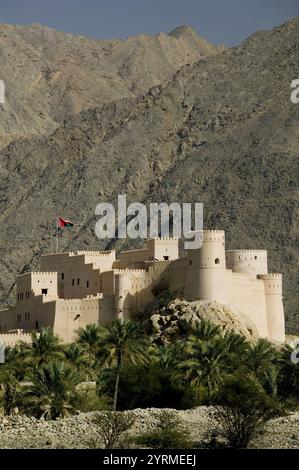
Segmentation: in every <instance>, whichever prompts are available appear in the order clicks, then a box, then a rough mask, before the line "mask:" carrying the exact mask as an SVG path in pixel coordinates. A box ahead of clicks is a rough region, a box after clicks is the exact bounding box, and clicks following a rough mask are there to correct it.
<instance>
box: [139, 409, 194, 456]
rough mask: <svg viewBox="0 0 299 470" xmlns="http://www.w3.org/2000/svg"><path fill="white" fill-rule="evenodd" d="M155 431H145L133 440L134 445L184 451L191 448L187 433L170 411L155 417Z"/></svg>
mask: <svg viewBox="0 0 299 470" xmlns="http://www.w3.org/2000/svg"><path fill="white" fill-rule="evenodd" d="M155 418H156V420H157V424H156V427H155V429H153V430H150V431H147V432H145V433H143V434H141V435H140V436H138V437H137V438H136V439H135V442H136V444H139V445H140V446H142V447H149V448H152V449H186V448H189V447H191V444H190V442H191V439H190V435H189V433H188V431H187V430H186V428H185V427H184V426H183V424H182V423H181V421H180V420H179V419H178V418H177V417H176V416H175V414H174V413H172V412H170V411H166V410H164V411H162V412H161V413H157V414H156V416H155Z"/></svg>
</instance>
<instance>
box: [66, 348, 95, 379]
mask: <svg viewBox="0 0 299 470" xmlns="http://www.w3.org/2000/svg"><path fill="white" fill-rule="evenodd" d="M64 355H65V359H66V360H67V363H68V364H69V365H70V366H71V367H73V368H74V369H75V370H76V371H77V373H78V374H79V375H82V376H85V377H87V376H88V377H89V378H91V376H92V375H93V374H92V369H91V368H90V366H91V361H90V356H89V354H88V353H87V351H86V350H85V349H84V348H83V346H82V345H81V344H78V343H71V344H68V345H67V346H66V347H65V349H64Z"/></svg>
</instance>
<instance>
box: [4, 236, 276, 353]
mask: <svg viewBox="0 0 299 470" xmlns="http://www.w3.org/2000/svg"><path fill="white" fill-rule="evenodd" d="M179 252H180V250H179V240H178V239H177V238H171V237H162V238H150V239H148V240H147V245H146V248H142V249H137V250H130V251H121V252H120V253H118V255H116V252H115V251H114V250H111V251H75V252H68V253H55V254H47V255H43V256H42V257H41V260H40V271H37V272H28V273H25V274H22V275H20V276H18V278H17V283H16V304H15V306H13V307H9V308H6V309H4V310H0V342H3V343H4V344H9V345H11V344H13V343H14V341H16V340H17V339H22V337H23V336H24V338H25V340H28V334H29V333H30V332H32V331H40V330H41V329H42V328H43V327H51V328H52V329H53V330H54V332H55V333H57V334H58V335H59V336H60V337H61V339H62V340H64V341H65V342H70V341H72V340H73V339H74V338H75V333H76V330H77V329H78V328H79V327H85V326H86V325H88V324H90V323H96V324H106V323H107V322H109V321H111V320H113V319H115V318H118V319H126V318H130V317H131V316H132V315H133V314H134V313H135V312H136V311H138V309H140V308H141V307H142V306H143V305H145V304H147V303H148V302H150V301H151V300H152V299H153V297H154V292H155V289H154V287H155V286H157V285H158V284H159V283H161V281H164V282H165V281H166V283H167V286H168V289H169V290H170V291H171V292H173V293H177V292H180V295H181V296H183V297H184V298H185V299H186V300H187V301H194V300H206V301H210V300H211V301H213V300H215V301H217V302H219V303H221V304H224V305H231V306H233V307H234V308H236V309H238V311H240V312H242V314H244V315H246V316H247V317H248V318H250V320H251V321H252V322H253V324H254V325H255V326H256V329H257V332H258V335H259V337H261V338H268V339H270V340H272V341H278V342H283V341H284V340H285V321H284V310H283V302H282V275H281V274H276V273H275V274H273V273H268V263H267V252H266V251H265V250H227V251H226V250H225V233H224V231H222V230H204V231H203V232H202V246H201V247H200V248H199V249H190V250H186V251H184V253H183V254H181V255H180V254H179Z"/></svg>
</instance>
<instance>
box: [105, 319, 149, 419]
mask: <svg viewBox="0 0 299 470" xmlns="http://www.w3.org/2000/svg"><path fill="white" fill-rule="evenodd" d="M97 358H98V361H99V363H100V364H102V365H107V366H108V367H115V370H116V379H115V387H114V398H113V410H114V411H116V408H117V398H118V387H119V378H120V372H121V367H122V362H123V360H124V359H127V360H128V361H130V362H132V363H133V364H137V363H145V362H147V359H148V339H147V337H146V335H145V333H144V331H143V329H142V327H141V325H140V324H139V323H136V322H134V321H132V320H124V321H121V320H114V321H113V322H111V323H109V324H108V325H107V326H106V327H102V328H101V329H100V340H99V343H98V353H97Z"/></svg>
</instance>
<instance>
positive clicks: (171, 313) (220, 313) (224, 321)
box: [151, 299, 258, 343]
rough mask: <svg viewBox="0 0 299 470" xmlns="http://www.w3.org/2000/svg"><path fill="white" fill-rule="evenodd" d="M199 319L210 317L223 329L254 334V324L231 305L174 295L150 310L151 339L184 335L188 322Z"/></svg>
mask: <svg viewBox="0 0 299 470" xmlns="http://www.w3.org/2000/svg"><path fill="white" fill-rule="evenodd" d="M200 320H210V321H211V322H212V323H214V324H215V325H219V326H221V327H222V328H223V331H232V332H235V333H239V334H241V335H242V336H244V337H245V338H246V339H247V340H250V341H252V340H256V339H257V338H258V334H257V330H256V327H255V326H254V325H253V323H252V322H251V321H250V319H249V318H248V317H247V316H245V315H244V314H242V313H241V312H239V311H236V310H234V309H233V307H231V308H229V307H226V306H224V305H222V304H220V303H218V302H204V301H194V302H187V301H185V300H179V299H175V300H172V301H171V302H169V303H168V304H167V305H166V306H164V307H162V308H161V309H160V310H158V311H156V312H155V313H153V315H152V316H151V322H152V325H153V328H154V331H155V336H154V338H155V340H156V341H157V342H159V341H161V342H162V343H163V342H164V341H165V340H166V339H167V338H174V337H178V338H180V337H184V335H186V334H187V332H188V330H189V329H190V327H191V326H194V325H195V323H196V322H199V321H200Z"/></svg>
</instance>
